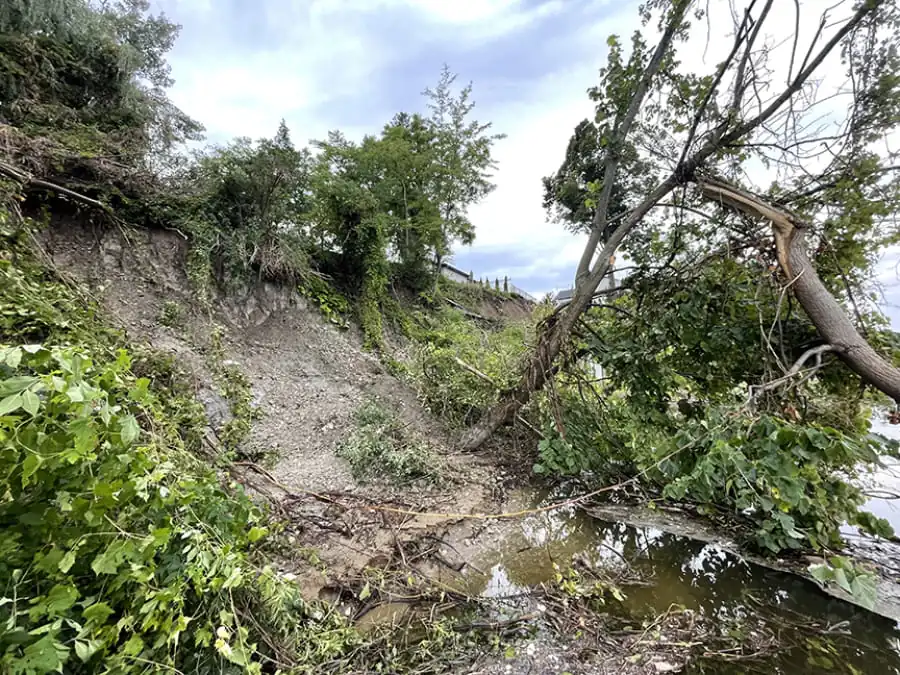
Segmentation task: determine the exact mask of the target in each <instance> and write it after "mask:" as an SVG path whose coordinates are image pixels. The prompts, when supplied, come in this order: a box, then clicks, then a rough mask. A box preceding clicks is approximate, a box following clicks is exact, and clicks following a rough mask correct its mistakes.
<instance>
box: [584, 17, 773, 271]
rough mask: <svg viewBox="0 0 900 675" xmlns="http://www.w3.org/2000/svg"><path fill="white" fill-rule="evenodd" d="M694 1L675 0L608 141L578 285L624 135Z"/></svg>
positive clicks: (599, 231) (598, 231)
mask: <svg viewBox="0 0 900 675" xmlns="http://www.w3.org/2000/svg"><path fill="white" fill-rule="evenodd" d="M754 1H755V0H754ZM691 2H692V0H678V1H677V3H676V4H675V7H674V8H673V10H672V17H671V18H670V19H669V21H668V23H667V25H666V30H665V32H663V35H662V37H661V38H660V40H659V43H658V44H657V45H656V51H654V52H653V57H652V58H651V59H650V63H648V64H647V67H646V68H645V69H644V73H643V75H642V76H641V79H640V81H639V82H638V86H637V88H636V89H635V90H634V94H633V95H632V96H631V100H630V101H629V103H628V108H627V109H626V111H625V115H624V116H623V117H622V120H621V122H619V123H618V124H617V125H616V129H615V133H614V136H613V138H612V139H611V141H610V143H609V150H608V152H607V153H606V158H605V159H604V167H603V188H602V191H601V193H600V198H599V199H598V200H597V208H596V209H595V211H594V221H593V223H592V225H591V234H590V237H589V239H588V243H587V245H586V246H585V248H584V252H583V253H582V255H581V260H580V261H579V262H578V270H577V272H576V273H575V285H576V286H577V285H579V284H580V283H581V282H582V281H583V280H584V279H585V278H587V276H588V274H589V271H590V268H591V260H593V257H594V251H596V250H597V245H598V244H599V243H600V237H602V236H603V231H604V230H605V229H606V224H607V217H608V215H609V203H610V200H611V199H612V193H613V183H614V182H615V177H616V170H617V169H618V168H619V159H620V154H619V153H620V151H621V145H622V143H624V142H625V139H626V138H627V137H628V134H629V133H630V132H631V125H632V124H633V123H634V118H635V117H637V114H638V111H639V110H640V108H641V105H642V104H643V102H644V97H645V96H646V95H647V90H648V89H649V88H650V83H651V82H652V81H653V78H654V76H655V75H656V74H657V73H658V72H659V69H660V68H661V67H662V63H663V59H664V58H665V56H666V52H668V50H669V47H670V45H671V44H672V40H674V39H675V33H676V32H677V31H678V28H679V27H680V26H681V21H682V19H683V18H684V15H685V13H686V12H687V10H688V7H689V6H690V5H691Z"/></svg>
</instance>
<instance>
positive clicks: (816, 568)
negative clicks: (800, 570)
mask: <svg viewBox="0 0 900 675" xmlns="http://www.w3.org/2000/svg"><path fill="white" fill-rule="evenodd" d="M809 574H810V576H811V577H812V578H813V579H815V580H816V581H818V582H819V583H820V584H824V583H825V582H826V581H829V580H830V579H831V577H832V574H831V568H830V567H829V566H828V565H824V564H819V565H810V566H809Z"/></svg>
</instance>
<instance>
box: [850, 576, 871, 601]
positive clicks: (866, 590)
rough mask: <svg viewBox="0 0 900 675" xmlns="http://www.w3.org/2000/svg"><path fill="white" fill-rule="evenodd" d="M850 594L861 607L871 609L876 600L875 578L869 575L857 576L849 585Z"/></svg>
mask: <svg viewBox="0 0 900 675" xmlns="http://www.w3.org/2000/svg"><path fill="white" fill-rule="evenodd" d="M850 593H851V594H852V595H853V598H854V599H855V600H856V601H857V602H858V603H859V604H861V605H862V606H863V607H865V608H866V609H873V608H874V607H875V600H876V598H877V586H876V584H875V577H874V576H872V575H871V574H859V575H857V576H856V577H855V578H854V579H853V581H852V582H851V584H850Z"/></svg>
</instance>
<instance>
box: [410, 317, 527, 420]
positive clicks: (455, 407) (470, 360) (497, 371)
mask: <svg viewBox="0 0 900 675" xmlns="http://www.w3.org/2000/svg"><path fill="white" fill-rule="evenodd" d="M419 321H420V323H421V324H422V327H421V328H420V329H419V330H418V331H416V333H415V334H416V341H417V345H416V348H415V350H414V355H413V363H412V364H411V367H410V370H411V371H412V372H411V374H412V377H413V380H414V381H415V384H416V386H417V388H418V390H419V393H420V396H421V397H422V399H423V402H424V403H425V405H426V406H427V407H428V408H429V409H430V410H431V411H432V412H434V413H435V414H437V415H440V416H441V417H443V418H445V419H446V420H447V421H449V422H451V423H453V424H457V425H465V424H471V423H472V422H474V421H476V420H477V419H478V418H479V417H480V416H481V415H482V414H483V413H484V411H485V410H487V408H488V407H490V405H491V404H492V403H494V402H495V401H496V400H497V398H498V394H499V392H500V391H502V390H504V389H507V388H509V387H511V386H512V385H513V384H515V382H516V379H517V377H518V373H519V360H520V359H521V357H522V354H523V353H524V352H525V350H526V348H527V345H526V343H525V341H526V335H527V330H528V326H527V325H525V324H511V325H509V326H506V327H504V328H502V329H500V330H498V331H488V330H484V329H482V328H480V327H479V326H478V325H477V324H475V323H474V322H472V321H469V320H467V319H466V318H465V317H464V316H463V314H462V313H460V312H458V311H456V310H452V309H441V310H438V311H437V312H435V313H433V314H431V315H428V316H426V315H423V314H420V315H419ZM457 359H458V360H457ZM460 361H461V362H462V363H464V364H466V365H467V366H470V367H471V368H473V369H475V370H477V371H479V372H480V373H482V374H483V375H485V376H486V377H487V380H486V379H485V378H483V377H479V376H478V375H476V374H475V373H473V372H472V370H470V369H467V368H466V367H464V366H462V365H461V364H460ZM488 380H489V381H488Z"/></svg>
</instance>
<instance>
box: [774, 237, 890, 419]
mask: <svg viewBox="0 0 900 675" xmlns="http://www.w3.org/2000/svg"><path fill="white" fill-rule="evenodd" d="M794 232H795V234H794V236H793V237H792V238H791V241H790V242H789V249H788V261H789V266H790V271H791V273H792V274H793V275H794V277H793V278H794V282H793V284H792V285H791V289H792V290H793V291H794V296H795V297H796V298H797V301H798V302H799V303H800V305H801V306H802V307H803V311H805V312H806V315H807V316H808V317H809V320H810V321H812V323H813V325H814V326H815V327H816V329H817V330H818V331H819V333H820V334H821V335H822V337H823V338H824V339H825V341H826V342H828V344H830V345H831V346H832V347H834V349H835V353H836V354H837V355H838V357H840V359H841V360H842V361H843V362H844V363H846V364H847V366H848V367H849V368H850V370H852V371H853V372H854V373H856V374H857V375H859V376H860V377H861V378H862V379H863V380H864V381H865V382H867V383H869V384H871V385H872V386H873V387H875V388H876V389H878V390H879V391H881V392H883V393H885V394H887V395H888V396H890V397H891V398H892V399H894V401H897V402H898V403H900V369H897V368H895V367H894V366H892V365H891V364H890V363H888V362H887V361H886V360H885V359H884V358H883V357H882V356H881V355H880V354H879V353H878V352H876V351H875V350H874V349H872V346H871V345H870V344H869V343H868V342H866V340H865V338H864V337H863V336H862V335H860V334H859V331H858V330H856V326H854V325H853V322H852V321H851V320H850V316H849V315H848V314H847V312H845V311H844V308H843V307H841V305H840V304H839V303H838V301H837V300H836V299H835V298H834V296H833V295H831V293H830V292H829V291H828V289H827V288H825V284H823V283H822V280H821V279H819V275H818V274H816V270H815V268H814V267H813V266H812V263H811V262H810V260H809V257H808V256H807V255H806V237H805V232H804V230H802V229H800V228H795V230H794Z"/></svg>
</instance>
